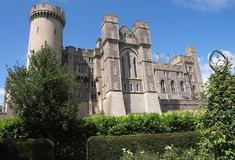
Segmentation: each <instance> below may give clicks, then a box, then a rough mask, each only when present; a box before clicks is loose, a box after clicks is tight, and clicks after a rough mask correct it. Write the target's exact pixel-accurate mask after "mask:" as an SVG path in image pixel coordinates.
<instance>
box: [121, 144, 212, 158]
mask: <svg viewBox="0 0 235 160" xmlns="http://www.w3.org/2000/svg"><path fill="white" fill-rule="evenodd" d="M130 159H131V160H158V159H159V160H195V159H198V160H200V159H202V155H201V154H200V152H199V151H198V150H196V149H193V148H189V149H181V148H176V147H174V146H173V145H170V146H166V147H165V152H164V153H162V154H160V153H159V152H156V153H154V154H153V153H148V152H145V151H138V152H136V153H135V154H133V153H132V152H131V151H126V149H125V148H123V156H122V157H121V160H130ZM210 160H213V158H212V157H210Z"/></svg>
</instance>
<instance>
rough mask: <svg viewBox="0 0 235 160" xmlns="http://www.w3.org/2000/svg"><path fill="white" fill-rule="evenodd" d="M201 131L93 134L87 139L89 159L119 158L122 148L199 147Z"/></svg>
mask: <svg viewBox="0 0 235 160" xmlns="http://www.w3.org/2000/svg"><path fill="white" fill-rule="evenodd" d="M199 136H200V133H199V132H184V133H159V134H148V135H123V136H110V137H105V136H93V137H90V138H89V139H88V141H87V159H89V160H100V159H102V160H110V159H112V160H119V159H120V157H121V156H122V155H123V151H122V149H123V148H125V149H126V150H130V151H131V152H133V153H135V152H137V151H145V152H149V153H156V152H159V153H160V154H161V153H164V150H165V147H166V146H171V145H172V144H173V145H174V147H177V148H182V149H188V148H190V147H192V148H197V143H199V141H200V139H199Z"/></svg>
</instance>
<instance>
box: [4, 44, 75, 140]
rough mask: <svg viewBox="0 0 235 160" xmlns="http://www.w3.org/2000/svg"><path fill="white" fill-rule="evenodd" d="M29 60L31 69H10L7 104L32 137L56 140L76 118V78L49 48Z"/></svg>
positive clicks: (33, 55) (7, 83) (18, 67)
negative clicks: (27, 128) (59, 62)
mask: <svg viewBox="0 0 235 160" xmlns="http://www.w3.org/2000/svg"><path fill="white" fill-rule="evenodd" d="M29 59H30V64H29V66H28V68H26V67H23V66H19V65H15V66H14V69H11V68H8V74H9V78H7V81H6V92H7V93H9V94H10V97H9V98H8V100H7V102H8V103H9V104H10V106H11V108H12V109H13V111H14V113H15V114H16V115H17V116H19V117H21V118H22V120H23V121H24V123H25V124H26V125H27V126H28V127H29V129H30V132H31V136H33V137H54V136H56V135H57V134H58V133H59V131H60V130H66V129H67V125H68V124H67V122H69V120H71V119H73V118H75V117H76V112H77V107H78V100H77V98H76V97H75V96H76V94H75V91H74V89H75V85H76V83H75V77H74V76H73V74H71V73H70V71H69V69H68V67H67V66H66V65H64V66H61V65H60V64H58V63H57V60H56V53H55V51H54V49H53V48H51V47H49V46H45V47H42V48H41V50H39V51H37V52H36V53H35V52H34V51H32V55H31V57H30V58H29Z"/></svg>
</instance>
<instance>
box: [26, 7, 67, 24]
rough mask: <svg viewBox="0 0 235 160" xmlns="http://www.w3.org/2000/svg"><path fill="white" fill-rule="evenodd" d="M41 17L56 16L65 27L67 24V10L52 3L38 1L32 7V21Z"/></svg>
mask: <svg viewBox="0 0 235 160" xmlns="http://www.w3.org/2000/svg"><path fill="white" fill-rule="evenodd" d="M41 17H46V18H54V19H56V20H58V21H60V22H61V25H62V26H63V27H64V26H65V22H66V20H65V12H64V11H63V10H62V9H61V8H60V7H58V6H56V5H53V4H51V3H38V4H36V5H34V6H33V7H32V8H31V10H30V15H29V20H30V22H31V21H32V20H34V19H36V18H41Z"/></svg>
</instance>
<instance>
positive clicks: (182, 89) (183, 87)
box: [180, 81, 186, 93]
mask: <svg viewBox="0 0 235 160" xmlns="http://www.w3.org/2000/svg"><path fill="white" fill-rule="evenodd" d="M180 88H181V92H182V93H185V92H186V90H185V84H184V82H183V81H181V82H180Z"/></svg>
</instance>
